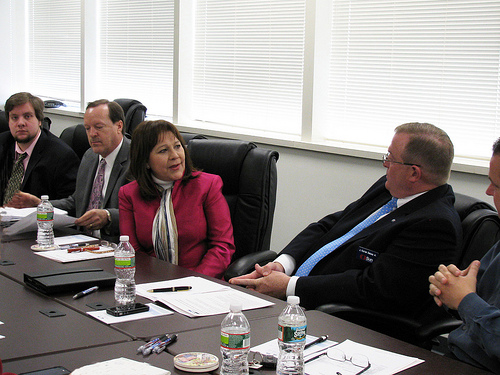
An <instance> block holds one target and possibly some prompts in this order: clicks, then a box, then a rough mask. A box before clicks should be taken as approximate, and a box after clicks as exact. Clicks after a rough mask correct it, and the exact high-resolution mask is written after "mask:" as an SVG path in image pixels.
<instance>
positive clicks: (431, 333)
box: [316, 303, 462, 349]
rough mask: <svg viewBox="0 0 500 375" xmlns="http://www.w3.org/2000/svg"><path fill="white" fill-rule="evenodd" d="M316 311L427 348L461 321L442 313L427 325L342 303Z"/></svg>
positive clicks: (324, 306)
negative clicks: (436, 338) (442, 315)
mask: <svg viewBox="0 0 500 375" xmlns="http://www.w3.org/2000/svg"><path fill="white" fill-rule="evenodd" d="M316 310H319V311H323V312H325V313H327V314H330V315H333V316H336V317H337V318H340V319H344V320H347V321H349V322H352V323H355V324H358V325H362V326H365V327H368V328H371V329H374V330H376V331H379V332H382V333H385V334H389V335H390V336H392V337H396V338H399V339H403V340H405V341H407V342H412V343H413V344H415V345H418V346H421V347H424V348H427V349H430V348H431V347H432V340H433V339H434V338H435V337H437V336H439V335H441V334H443V333H448V332H451V331H452V330H454V329H455V328H457V327H459V326H460V324H461V323H462V321H461V320H458V319H455V318H454V317H453V316H451V315H449V316H445V317H443V318H439V319H437V320H434V321H432V322H430V323H427V324H422V323H421V322H419V321H417V320H415V319H412V318H409V317H407V316H401V315H394V314H390V313H385V312H381V311H374V310H368V309H365V308H362V307H354V306H349V305H345V304H342V303H329V304H325V305H321V306H318V307H317V308H316Z"/></svg>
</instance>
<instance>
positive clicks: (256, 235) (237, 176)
mask: <svg viewBox="0 0 500 375" xmlns="http://www.w3.org/2000/svg"><path fill="white" fill-rule="evenodd" d="M187 148H188V150H189V154H190V156H191V159H192V160H193V165H194V166H195V167H196V168H198V169H201V170H203V171H204V172H207V173H212V174H217V175H219V176H220V177H221V178H222V181H223V183H224V186H223V189H222V194H223V195H224V197H225V198H226V200H227V203H228V205H229V210H230V212H231V220H232V223H233V231H234V241H235V247H236V252H235V254H234V255H233V260H235V259H238V258H240V257H241V256H243V255H246V254H250V253H256V252H260V251H262V250H268V249H269V246H270V242H271V230H272V224H273V217H274V208H275V205H276V187H277V169H276V162H277V160H278V157H279V155H278V152H276V151H272V150H268V149H264V148H259V147H257V145H256V144H255V143H252V142H245V141H238V140H226V139H196V138H194V139H191V140H190V141H189V143H188V144H187Z"/></svg>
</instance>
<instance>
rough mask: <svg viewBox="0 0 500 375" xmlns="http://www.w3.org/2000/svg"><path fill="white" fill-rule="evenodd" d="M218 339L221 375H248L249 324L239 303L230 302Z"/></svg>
mask: <svg viewBox="0 0 500 375" xmlns="http://www.w3.org/2000/svg"><path fill="white" fill-rule="evenodd" d="M220 341H221V344H220V352H221V355H222V365H221V371H220V373H221V375H248V351H249V350H250V324H249V323H248V320H247V318H246V317H245V315H243V313H242V312H241V305H239V304H231V307H230V312H229V314H227V316H226V317H225V318H224V320H223V321H222V323H221V329H220Z"/></svg>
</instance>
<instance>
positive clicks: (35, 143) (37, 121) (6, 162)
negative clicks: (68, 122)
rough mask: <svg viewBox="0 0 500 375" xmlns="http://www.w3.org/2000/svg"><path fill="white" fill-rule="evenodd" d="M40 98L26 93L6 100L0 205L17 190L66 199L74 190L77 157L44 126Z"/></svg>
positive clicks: (0, 151)
mask: <svg viewBox="0 0 500 375" xmlns="http://www.w3.org/2000/svg"><path fill="white" fill-rule="evenodd" d="M43 108H44V104H43V101H42V99H40V98H38V97H36V96H34V95H31V94H30V93H28V92H19V93H16V94H14V95H12V96H11V97H10V98H9V99H7V101H6V102H5V115H6V117H7V121H8V123H9V130H10V131H5V132H3V133H1V134H0V206H8V205H10V204H11V200H12V197H13V196H14V195H15V194H16V193H17V192H18V191H23V192H26V193H30V194H32V195H34V196H36V197H38V198H40V197H41V196H42V195H48V196H49V197H50V198H51V199H59V198H65V197H67V196H69V195H70V194H72V193H73V191H75V183H76V174H77V172H78V165H79V164H80V160H79V159H78V156H76V154H75V152H74V151H73V150H72V149H71V148H70V147H69V146H68V145H67V144H66V143H64V142H63V141H62V140H60V139H59V138H58V137H56V136H55V135H54V134H52V133H51V132H50V131H49V130H48V129H44V128H43V126H42V121H43V120H44V115H43Z"/></svg>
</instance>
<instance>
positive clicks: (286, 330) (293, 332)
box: [278, 325, 307, 342]
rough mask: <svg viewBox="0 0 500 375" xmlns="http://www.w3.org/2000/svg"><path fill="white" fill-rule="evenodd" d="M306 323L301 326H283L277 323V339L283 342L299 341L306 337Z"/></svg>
mask: <svg viewBox="0 0 500 375" xmlns="http://www.w3.org/2000/svg"><path fill="white" fill-rule="evenodd" d="M306 331H307V325H305V326H301V327H283V326H281V325H278V340H280V341H283V342H301V341H305V339H306Z"/></svg>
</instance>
